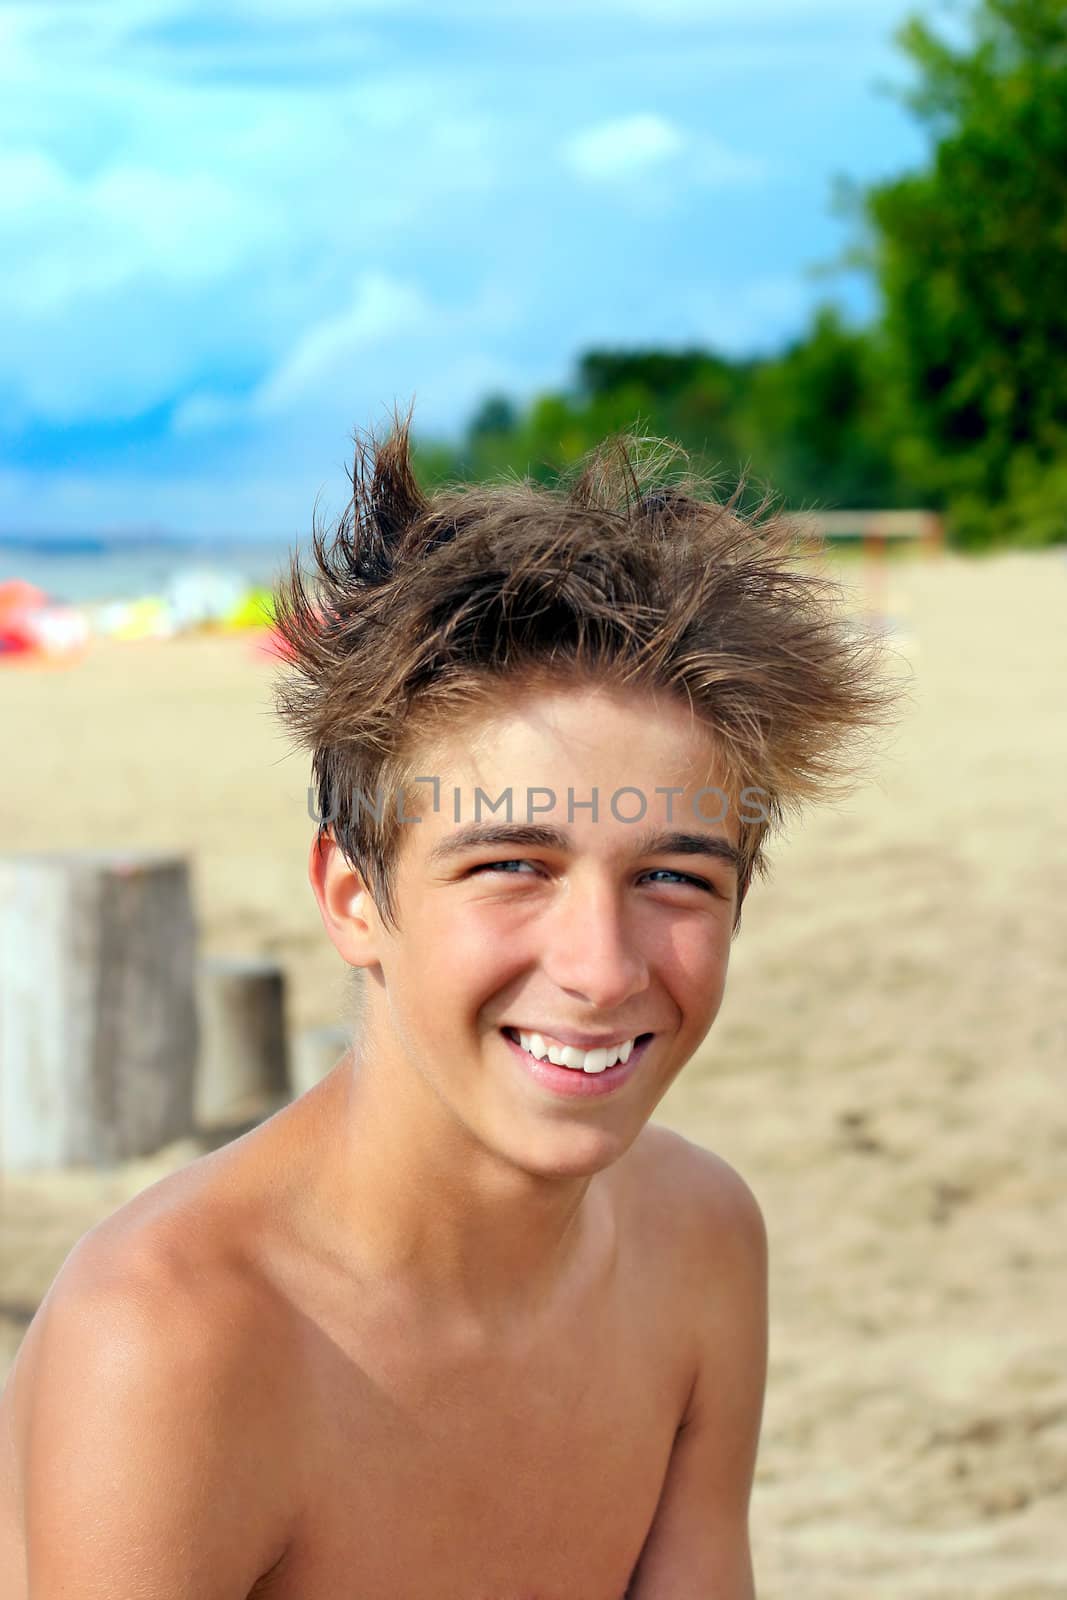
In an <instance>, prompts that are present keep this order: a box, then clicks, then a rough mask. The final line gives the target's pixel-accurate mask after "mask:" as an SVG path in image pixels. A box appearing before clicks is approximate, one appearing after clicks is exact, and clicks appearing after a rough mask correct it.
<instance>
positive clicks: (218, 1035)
mask: <svg viewBox="0 0 1067 1600" xmlns="http://www.w3.org/2000/svg"><path fill="white" fill-rule="evenodd" d="M197 1002H198V1005H199V1012H200V1058H199V1061H198V1063H197V1070H196V1094H195V1111H196V1120H197V1123H198V1124H199V1125H200V1126H202V1127H211V1126H212V1125H215V1124H217V1123H219V1122H220V1121H226V1120H230V1119H233V1118H235V1117H240V1116H242V1115H245V1114H248V1113H254V1112H255V1111H256V1110H257V1109H259V1110H263V1111H264V1112H266V1111H267V1110H269V1109H270V1108H271V1107H272V1106H274V1105H276V1104H280V1103H282V1102H284V1101H285V1100H286V1099H287V1098H288V1093H289V1061H288V1047H287V1042H286V1034H285V974H284V972H283V970H282V968H281V967H280V966H279V965H278V963H277V962H276V961H272V960H270V959H269V958H268V957H260V956H204V957H203V958H202V959H201V961H200V963H199V966H198V969H197Z"/></svg>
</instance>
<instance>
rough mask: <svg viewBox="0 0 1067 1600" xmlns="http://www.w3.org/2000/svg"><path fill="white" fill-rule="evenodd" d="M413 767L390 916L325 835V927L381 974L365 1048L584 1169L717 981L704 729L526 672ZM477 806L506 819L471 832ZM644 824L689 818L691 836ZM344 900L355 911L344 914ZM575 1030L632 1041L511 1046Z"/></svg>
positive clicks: (627, 1128) (469, 1120)
mask: <svg viewBox="0 0 1067 1600" xmlns="http://www.w3.org/2000/svg"><path fill="white" fill-rule="evenodd" d="M417 770H419V771H420V772H421V773H424V774H426V776H428V777H436V778H437V779H438V780H439V790H438V795H439V803H438V806H437V809H436V810H435V809H434V807H433V803H432V788H433V786H432V785H430V784H426V785H423V789H424V790H425V794H426V803H425V805H423V807H422V808H421V821H420V822H418V823H411V824H405V825H404V826H402V827H401V830H400V832H401V843H400V849H399V852H398V857H397V862H396V867H395V908H396V915H397V922H398V930H397V931H395V932H394V931H392V930H390V929H387V928H386V927H385V926H384V925H383V924H382V923H381V922H380V920H379V919H378V917H377V915H376V912H375V910H374V907H373V904H372V903H371V902H370V899H369V896H368V895H367V894H366V893H364V894H362V895H360V896H359V897H358V901H353V900H352V899H351V896H349V899H347V900H346V899H345V876H346V874H349V872H350V869H348V868H347V865H346V864H345V863H344V862H343V860H342V858H341V857H340V854H339V852H336V850H335V851H334V852H333V854H332V855H331V857H330V864H329V867H328V869H326V871H325V872H324V873H323V877H322V881H321V883H320V884H318V885H316V892H317V894H318V895H319V899H320V903H322V901H323V899H324V897H326V898H328V900H329V903H330V905H331V906H332V908H333V910H334V918H333V924H332V926H331V919H330V918H329V917H327V918H326V921H327V928H328V929H329V931H330V933H331V937H332V938H333V939H334V942H335V944H337V946H338V948H339V949H340V950H341V953H342V954H343V955H344V956H345V958H346V959H347V960H349V961H351V962H352V963H353V964H354V965H360V966H367V967H369V968H371V969H372V971H371V974H370V976H371V977H372V979H377V981H372V982H371V984H370V985H369V993H368V1006H369V1009H368V1013H367V1028H368V1036H369V1040H370V1041H371V1043H372V1048H373V1052H374V1056H375V1057H378V1056H380V1055H381V1054H382V1053H383V1052H384V1053H385V1055H386V1056H387V1057H388V1062H389V1066H390V1069H396V1070H399V1071H400V1072H401V1073H403V1074H405V1075H406V1074H410V1075H412V1077H411V1078H410V1079H409V1082H411V1083H412V1084H413V1086H415V1087H417V1088H419V1090H420V1092H422V1091H425V1092H426V1094H427V1096H428V1098H427V1100H426V1102H425V1103H426V1104H428V1105H429V1106H430V1107H431V1108H432V1112H433V1115H435V1116H437V1115H443V1116H444V1117H445V1118H446V1119H449V1120H451V1121H452V1123H453V1124H455V1123H458V1124H461V1125H462V1126H463V1128H464V1129H466V1131H467V1133H468V1134H469V1135H470V1136H471V1137H472V1138H473V1139H474V1140H475V1141H477V1142H478V1143H479V1144H481V1145H482V1146H483V1147H488V1148H490V1149H492V1150H493V1151H495V1152H496V1153H497V1154H498V1155H500V1156H502V1157H504V1158H505V1159H507V1160H509V1161H511V1162H512V1163H514V1164H515V1165H517V1166H519V1167H521V1168H523V1169H524V1170H527V1171H536V1172H539V1173H542V1174H545V1175H553V1176H563V1175H580V1174H581V1175H585V1174H590V1173H593V1172H595V1171H598V1170H599V1169H601V1168H603V1167H605V1166H607V1165H608V1164H609V1163H610V1162H612V1161H614V1160H615V1159H616V1158H617V1157H619V1156H620V1155H621V1154H622V1153H623V1152H624V1151H625V1150H626V1149H627V1148H628V1147H629V1145H630V1144H631V1143H632V1141H633V1140H634V1139H635V1138H636V1136H637V1134H638V1133H639V1132H640V1130H641V1128H642V1127H643V1126H644V1124H645V1122H646V1121H647V1120H648V1118H649V1116H650V1115H651V1113H652V1111H653V1109H654V1108H655V1106H656V1104H657V1102H658V1101H659V1100H660V1098H661V1097H662V1095H663V1094H664V1092H665V1091H666V1089H667V1087H668V1086H669V1084H670V1083H671V1081H672V1080H673V1079H674V1077H675V1076H676V1075H677V1073H678V1072H679V1071H680V1070H681V1068H682V1067H683V1066H684V1065H685V1063H686V1062H687V1061H688V1060H689V1058H690V1057H691V1056H692V1054H693V1052H694V1050H695V1049H696V1048H697V1046H698V1045H699V1044H700V1042H701V1040H702V1039H703V1038H704V1036H705V1034H706V1033H707V1031H708V1029H709V1027H710V1026H711V1023H712V1022H713V1021H714V1018H715V1016H716V1014H717V1012H718V1010H719V1005H720V1003H721V1000H722V995H723V989H724V986H725V981H726V971H727V965H728V962H729V954H730V940H731V931H732V926H733V921H734V914H735V910H736V901H737V868H736V865H735V862H734V861H733V860H731V859H730V857H731V854H733V853H735V852H736V847H737V842H738V835H739V828H738V818H737V814H736V809H735V807H734V806H733V805H732V804H730V805H729V807H727V804H726V800H725V796H722V795H721V794H719V793H716V792H710V791H709V786H712V785H715V784H716V782H717V781H718V780H717V777H716V767H715V755H714V747H713V745H712V743H711V741H710V740H709V738H708V735H707V734H706V732H705V731H704V730H703V729H701V728H700V726H699V725H698V724H696V723H694V722H693V720H692V719H691V716H690V712H689V708H688V706H687V705H686V704H685V703H684V702H683V701H680V700H674V699H673V698H667V697H659V698H656V699H652V698H650V697H648V696H647V695H646V694H644V693H639V692H625V693H622V692H618V691H614V690H609V689H605V688H594V689H585V688H582V689H577V688H576V689H573V690H572V689H561V690H546V691H541V692H535V691H529V692H528V693H527V694H526V696H525V697H523V698H521V699H518V700H517V701H516V702H515V703H513V704H511V705H507V706H505V707H503V708H502V709H501V711H500V713H499V714H498V715H495V716H494V717H493V719H492V720H491V721H488V720H487V721H485V722H483V723H482V724H480V726H479V727H478V728H477V729H476V730H475V731H474V733H473V734H472V733H471V731H470V730H466V731H464V732H463V733H462V734H461V735H457V736H456V737H455V738H452V739H448V740H445V741H442V742H439V743H438V745H437V747H436V749H435V752H434V755H433V756H432V757H430V756H427V758H426V762H425V764H424V765H423V766H421V767H420V768H419V769H417ZM479 789H480V790H481V791H482V799H481V801H480V811H479V812H477V813H476V791H478V790H479ZM670 789H673V790H674V791H676V792H674V793H673V794H667V793H665V792H663V791H665V790H670ZM657 790H659V791H661V792H659V793H657ZM507 791H510V794H511V797H512V824H511V827H510V829H509V825H508V822H507V810H506V805H498V806H497V809H496V810H495V811H493V810H490V807H489V802H497V801H498V800H499V797H500V796H501V795H502V794H505V793H506V792H507ZM529 791H533V794H532V796H530V795H529ZM545 791H551V794H549V793H546V792H545ZM619 791H622V792H621V793H620V792H619ZM594 792H595V793H596V795H597V813H596V816H595V817H594V814H593V812H592V810H591V808H590V806H589V804H588V802H589V801H590V800H591V799H592V797H593V794H594ZM486 797H487V798H486ZM613 801H614V804H613ZM583 802H584V804H583ZM387 803H390V804H392V803H395V799H394V797H392V796H388V797H387ZM724 811H725V815H724V816H720V813H722V812H724ZM642 813H643V814H642ZM631 818H633V819H637V820H627V819H631ZM475 824H477V826H478V827H480V828H481V829H482V830H483V831H484V830H486V829H495V830H498V831H500V830H504V831H507V832H509V833H513V834H514V837H508V838H505V837H503V836H501V837H498V838H496V839H495V840H494V839H489V840H486V841H484V842H481V843H479V842H477V840H476V839H471V838H468V837H467V836H468V835H469V833H470V830H471V828H472V827H473V826H474V825H475ZM531 826H532V827H534V828H536V829H539V830H542V835H543V836H534V835H529V829H530V827H531ZM522 828H526V830H527V834H528V835H529V837H527V838H525V839H524V838H523V837H521V836H520V834H519V832H518V830H519V829H522ZM549 830H551V832H549ZM651 834H662V835H668V834H670V835H676V836H677V835H683V836H688V838H689V846H688V849H687V848H686V845H685V842H684V840H683V839H678V838H675V839H673V840H671V839H667V840H666V841H661V842H660V843H659V844H655V843H653V842H652V841H651V839H650V837H649V835H651ZM557 835H558V837H556V836H557ZM701 846H704V847H706V849H707V851H708V852H709V853H707V854H705V853H702V852H701V853H697V851H698V850H700V849H701ZM312 855H313V860H314V851H313V852H312ZM331 875H332V876H333V877H334V883H333V888H332V889H330V888H328V887H327V884H328V882H329V878H330V876H331ZM694 880H698V881H694ZM313 881H314V872H313ZM351 881H354V883H355V884H356V886H357V887H358V885H359V879H358V877H353V878H352V879H351ZM349 904H352V905H354V906H355V907H356V908H357V914H356V915H354V916H353V918H352V920H351V921H345V920H344V918H343V917H342V919H341V920H340V921H338V919H337V915H336V913H337V909H338V907H344V906H346V905H349ZM520 1034H521V1035H522V1038H520ZM534 1034H540V1035H541V1039H540V1040H536V1039H535V1040H532V1041H531V1039H530V1037H529V1036H530V1035H534ZM586 1040H588V1041H590V1042H597V1041H604V1043H605V1044H607V1045H608V1046H610V1045H612V1044H616V1043H619V1044H621V1043H623V1041H633V1040H636V1041H637V1043H636V1044H635V1045H633V1046H632V1048H631V1050H630V1052H629V1059H627V1060H625V1061H619V1062H618V1063H617V1064H616V1065H613V1066H608V1067H607V1068H606V1069H605V1070H603V1071H602V1072H586V1071H585V1070H584V1067H583V1066H581V1065H578V1064H577V1063H579V1062H581V1063H584V1061H585V1054H584V1052H581V1053H580V1054H579V1056H578V1057H574V1056H570V1057H568V1058H567V1061H566V1063H564V1064H554V1063H553V1062H552V1061H551V1060H550V1059H549V1060H547V1061H546V1060H540V1061H539V1060H537V1059H535V1055H534V1054H531V1052H530V1050H529V1049H526V1048H524V1047H523V1042H524V1041H525V1043H526V1044H527V1045H530V1044H531V1042H532V1045H533V1050H534V1052H535V1053H543V1050H544V1048H545V1047H551V1048H553V1049H555V1046H556V1042H557V1041H559V1042H560V1043H561V1044H566V1043H568V1042H569V1041H570V1042H572V1043H578V1042H584V1041H586ZM613 1055H614V1052H611V1056H613ZM602 1059H603V1058H601V1057H594V1058H593V1060H592V1061H591V1062H590V1063H589V1064H590V1065H592V1066H597V1065H599V1063H600V1060H602ZM609 1059H610V1057H609ZM384 1064H385V1063H383V1065H384Z"/></svg>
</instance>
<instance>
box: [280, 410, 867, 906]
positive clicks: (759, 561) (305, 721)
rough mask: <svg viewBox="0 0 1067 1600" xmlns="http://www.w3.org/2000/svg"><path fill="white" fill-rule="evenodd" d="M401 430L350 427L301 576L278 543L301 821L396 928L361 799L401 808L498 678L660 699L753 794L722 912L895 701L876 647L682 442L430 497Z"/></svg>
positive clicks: (785, 539)
mask: <svg viewBox="0 0 1067 1600" xmlns="http://www.w3.org/2000/svg"><path fill="white" fill-rule="evenodd" d="M410 423H411V412H410V410H409V411H408V413H407V415H406V416H405V417H400V416H399V415H394V418H393V425H392V428H391V430H390V431H389V433H388V434H387V435H386V437H384V438H383V439H380V440H379V439H376V438H374V437H373V435H369V434H368V435H363V436H360V435H357V438H356V451H355V461H354V465H353V469H352V474H351V479H352V498H351V501H350V503H349V505H348V506H347V508H346V510H345V511H344V513H343V514H342V516H341V517H340V518H339V519H338V521H337V523H336V524H335V525H334V527H333V528H332V529H324V528H323V527H322V526H321V524H320V523H319V522H318V520H317V518H316V520H315V522H314V525H313V529H312V550H313V555H314V561H315V566H316V568H317V572H316V573H314V574H312V575H308V574H306V573H305V572H304V571H303V569H302V566H301V562H300V556H299V551H295V552H294V553H293V554H292V556H291V558H290V562H289V567H288V572H287V574H286V575H284V576H283V577H282V578H281V579H280V580H279V584H278V587H277V592H276V595H275V617H276V626H277V628H278V631H279V632H280V634H281V636H282V638H283V640H284V642H285V646H286V647H287V651H288V654H289V664H288V667H287V668H286V669H284V670H283V673H282V675H281V677H280V678H279V680H278V681H277V683H276V685H275V696H274V698H275V707H276V710H277V712H278V714H279V716H280V717H281V718H282V720H283V722H284V723H285V725H286V726H287V727H288V728H289V729H290V731H291V732H292V733H293V734H294V735H295V736H296V738H297V740H298V742H299V743H300V744H302V745H304V746H305V747H307V748H309V749H310V750H311V752H312V756H313V775H314V779H315V783H316V786H317V794H318V813H319V818H320V822H319V828H320V832H322V831H323V830H325V829H326V828H327V827H329V828H330V829H331V830H332V832H333V835H334V837H335V838H336V840H337V843H338V844H339V846H340V848H341V850H342V852H343V854H344V855H345V857H346V859H347V860H348V861H349V862H350V863H351V864H352V865H353V866H355V867H357V868H358V869H359V870H360V872H361V873H362V874H363V876H364V878H365V880H366V881H367V884H368V887H369V888H370V890H371V893H372V895H373V898H374V901H375V904H376V905H377V906H378V909H379V911H380V913H381V914H382V916H383V918H384V919H385V921H386V922H387V923H388V924H391V925H393V926H395V923H396V907H395V902H394V895H393V871H394V866H395V861H396V856H397V851H398V849H399V843H400V826H401V823H400V820H399V818H400V816H401V815H402V814H403V813H401V810H400V806H399V805H396V804H391V803H389V804H385V805H381V806H378V807H377V808H376V807H375V806H374V805H372V804H368V803H365V801H366V800H367V799H369V798H370V797H375V796H381V795H383V794H385V795H388V796H398V797H405V799H406V801H407V803H408V804H410V805H412V806H413V807H414V805H415V804H416V803H417V802H416V795H415V789H414V778H415V776H416V775H417V774H419V773H423V774H424V773H425V772H426V771H427V766H426V761H427V754H428V751H429V750H432V747H433V743H434V739H435V737H437V738H439V737H440V736H441V735H442V734H445V735H446V736H447V735H449V734H454V733H455V732H457V731H459V730H460V729H461V728H462V727H463V725H464V724H465V723H467V722H469V721H470V720H471V719H472V717H477V716H485V715H490V714H491V713H492V711H493V709H494V705H495V707H496V708H497V709H498V708H499V705H500V703H501V701H500V693H501V688H502V687H504V688H506V689H507V691H508V694H509V699H508V701H506V702H505V703H512V696H513V691H514V689H515V687H517V686H518V685H520V684H531V685H532V684H535V683H536V684H550V683H561V684H569V685H574V684H576V683H579V682H581V683H589V682H596V683H604V684H606V685H610V686H618V687H628V688H635V689H642V688H643V689H649V690H652V691H653V692H656V693H660V692H668V693H673V694H674V695H676V696H679V697H681V698H682V699H683V700H685V701H687V702H688V703H689V705H690V706H691V708H692V710H693V711H694V713H695V714H696V716H697V717H698V718H699V719H700V721H701V722H702V723H704V724H706V726H707V729H708V731H709V732H710V733H711V734H712V736H713V741H714V745H715V748H716V751H717V753H718V757H719V761H720V771H721V773H722V774H724V775H725V786H726V788H727V791H728V792H729V793H731V794H734V795H737V794H739V793H740V790H741V788H742V787H744V786H746V785H747V786H750V787H751V788H754V789H758V790H760V791H762V796H761V798H762V808H763V812H764V820H760V821H755V822H745V821H742V822H741V828H740V845H741V850H742V856H743V871H742V874H741V885H740V893H739V896H738V917H739V916H740V908H741V901H742V899H743V896H744V892H745V890H746V889H747V888H748V885H749V882H750V881H751V878H752V876H753V874H754V873H762V872H763V871H764V870H765V865H766V863H765V855H764V844H765V839H766V836H767V834H768V832H769V831H771V830H773V829H774V828H775V827H777V826H778V825H779V824H780V823H781V822H782V820H783V818H784V816H785V814H786V813H787V812H788V811H789V810H791V809H793V808H795V807H798V806H799V805H800V804H801V803H802V802H804V801H808V800H812V799H817V798H823V797H828V796H831V795H837V794H840V793H842V792H843V791H844V789H845V788H846V787H847V786H848V784H849V783H850V781H851V780H852V779H853V778H854V777H855V775H856V773H857V772H858V770H859V766H860V758H861V756H862V753H865V747H866V744H867V738H866V736H867V735H868V734H869V733H870V732H871V731H872V730H873V729H874V728H875V727H876V726H878V725H880V724H882V723H883V722H884V721H885V720H886V717H887V714H888V713H889V712H890V711H891V709H892V707H893V705H894V702H895V699H896V690H895V689H894V688H893V686H892V685H891V683H890V682H889V681H888V679H887V678H886V676H885V673H884V670H883V668H884V663H883V657H882V651H881V650H880V648H879V646H878V644H877V641H876V640H874V639H872V638H871V637H870V636H869V635H867V634H864V633H863V632H862V631H861V630H858V629H856V628H855V627H854V626H852V625H851V623H850V619H849V616H848V612H847V608H846V606H845V603H844V595H843V592H842V591H841V589H840V588H839V586H838V585H837V584H836V583H834V582H833V581H832V580H831V579H830V578H829V577H828V576H827V575H826V574H825V572H824V571H820V570H817V569H816V568H815V566H814V565H813V562H812V559H811V558H812V547H811V544H810V541H804V540H802V539H801V537H800V535H799V533H798V531H797V527H796V524H795V523H794V521H793V519H791V518H790V517H788V516H785V515H783V514H782V513H780V512H778V511H775V510H774V509H773V508H772V507H771V502H770V500H769V499H765V500H764V502H763V504H762V505H761V506H759V507H758V509H757V510H756V511H755V512H752V513H750V514H747V515H744V514H742V513H741V512H740V511H739V510H738V501H739V497H740V495H741V492H742V489H741V488H739V489H738V490H736V491H735V493H734V494H733V495H732V496H731V498H730V499H729V500H728V501H726V502H722V501H721V500H719V499H718V498H717V497H716V496H715V494H714V491H713V489H712V488H711V485H710V484H709V482H708V480H706V479H701V478H699V477H698V476H696V475H695V474H694V473H693V472H692V471H690V470H689V467H688V457H687V456H686V453H685V451H684V450H682V449H681V447H680V446H678V445H674V444H671V443H670V442H669V441H667V440H662V439H649V438H644V437H641V436H639V435H636V434H619V435H615V436H613V437H611V438H609V439H607V440H605V442H604V443H603V444H602V445H600V446H599V447H598V448H597V449H596V450H594V451H592V452H591V453H590V454H589V455H588V456H587V457H586V458H585V459H584V460H583V461H582V462H581V463H579V466H578V468H577V469H576V470H574V471H573V472H572V473H571V475H570V476H569V478H568V479H565V480H563V481H562V482H561V483H560V484H559V485H557V486H552V487H545V486H543V485H539V484H535V483H532V482H529V481H520V480H517V479H509V480H505V481H502V482H494V483H488V484H474V485H472V484H449V485H446V486H444V487H442V488H439V489H438V490H436V491H435V492H434V493H432V494H430V495H427V494H425V493H424V492H423V491H422V490H421V489H420V487H419V485H418V482H417V481H416V478H415V474H414V471H413V469H412V464H411V453H410ZM312 579H314V581H312ZM413 762H414V763H416V764H414V765H413ZM719 781H720V782H721V781H722V779H721V778H720V780H719ZM752 809H754V808H752ZM746 814H751V811H750V812H748V813H746Z"/></svg>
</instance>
